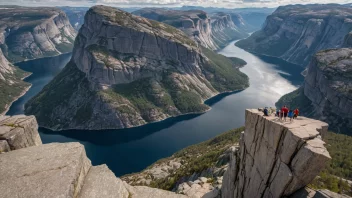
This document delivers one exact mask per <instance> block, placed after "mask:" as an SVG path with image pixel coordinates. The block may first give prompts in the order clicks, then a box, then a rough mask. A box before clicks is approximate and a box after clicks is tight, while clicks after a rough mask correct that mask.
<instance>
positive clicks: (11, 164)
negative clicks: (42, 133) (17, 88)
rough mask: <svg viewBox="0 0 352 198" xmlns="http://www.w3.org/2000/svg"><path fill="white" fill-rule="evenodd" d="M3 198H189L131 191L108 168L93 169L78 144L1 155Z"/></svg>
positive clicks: (151, 190)
mask: <svg viewBox="0 0 352 198" xmlns="http://www.w3.org/2000/svg"><path fill="white" fill-rule="evenodd" d="M0 163H1V167H0V190H1V197H65V198H66V197H67V198H73V197H80V198H108V197H119V198H140V197H146V198H148V197H149V198H186V196H184V195H178V194H175V193H172V192H168V191H164V190H159V189H155V188H149V187H143V186H140V187H139V186H136V187H132V186H130V185H128V184H126V183H124V182H122V181H121V180H120V179H119V178H116V177H115V175H114V174H113V173H112V172H111V171H110V170H109V169H108V167H107V166H106V165H101V166H95V167H92V165H91V162H90V160H89V159H88V158H87V156H86V153H85V149H84V146H83V145H81V144H79V143H66V144H59V143H52V144H45V145H40V146H33V147H28V148H25V149H20V150H16V151H10V152H8V153H3V154H0Z"/></svg>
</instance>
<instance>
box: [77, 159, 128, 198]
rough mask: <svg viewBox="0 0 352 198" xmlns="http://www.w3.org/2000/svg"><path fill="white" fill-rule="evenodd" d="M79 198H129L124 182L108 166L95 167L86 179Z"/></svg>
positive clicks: (90, 170)
mask: <svg viewBox="0 0 352 198" xmlns="http://www.w3.org/2000/svg"><path fill="white" fill-rule="evenodd" d="M78 197H79V198H88V197H89V198H109V197H111V198H128V197H129V192H128V191H127V189H126V188H125V186H124V184H123V181H121V180H120V179H119V178H116V177H115V175H114V173H113V172H112V171H111V170H110V169H109V168H108V167H107V166H106V165H101V166H94V167H91V168H90V169H89V172H88V174H87V176H86V177H85V180H84V183H83V187H82V190H81V192H80V194H79V196H78Z"/></svg>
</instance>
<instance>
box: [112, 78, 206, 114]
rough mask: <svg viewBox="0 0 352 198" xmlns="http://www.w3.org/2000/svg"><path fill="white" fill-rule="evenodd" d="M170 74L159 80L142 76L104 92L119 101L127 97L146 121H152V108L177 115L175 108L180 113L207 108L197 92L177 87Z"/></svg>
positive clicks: (126, 109)
mask: <svg viewBox="0 0 352 198" xmlns="http://www.w3.org/2000/svg"><path fill="white" fill-rule="evenodd" d="M171 75H172V73H170V74H169V75H165V76H164V78H163V80H162V81H161V82H159V81H156V80H154V79H152V78H144V79H140V80H136V81H133V82H131V83H127V84H118V85H115V86H113V87H112V89H110V91H109V92H106V93H108V94H109V95H110V97H112V98H115V100H117V101H121V99H122V98H126V99H128V100H129V102H131V104H132V105H133V106H134V108H135V109H137V110H138V111H139V112H140V113H141V115H142V117H143V119H145V120H146V121H153V120H152V119H153V118H151V117H150V112H153V111H154V110H158V111H161V112H164V113H166V114H169V115H177V114H179V113H178V112H177V111H175V110H174V109H176V108H177V109H178V110H179V111H180V112H181V113H191V112H203V111H205V110H206V109H208V107H207V106H206V105H204V104H203V103H202V98H201V97H200V96H199V94H197V93H195V92H192V91H186V90H183V89H181V88H179V86H177V85H176V84H175V81H174V79H173V77H172V76H171ZM119 110H121V109H119ZM122 110H123V111H125V112H126V113H132V111H134V110H133V109H131V108H129V107H126V108H124V109H122Z"/></svg>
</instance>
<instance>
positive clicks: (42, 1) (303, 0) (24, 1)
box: [0, 0, 351, 7]
mask: <svg viewBox="0 0 352 198" xmlns="http://www.w3.org/2000/svg"><path fill="white" fill-rule="evenodd" d="M308 3H351V0H0V5H26V6H92V5H98V4H105V5H112V6H121V7H131V6H133V7H145V6H183V5H192V6H204V7H209V6H211V7H263V6H268V7H276V6H280V5H287V4H308Z"/></svg>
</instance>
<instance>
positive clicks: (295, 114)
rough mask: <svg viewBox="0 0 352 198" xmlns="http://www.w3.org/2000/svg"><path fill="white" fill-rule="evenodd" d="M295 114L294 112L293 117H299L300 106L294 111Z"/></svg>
mask: <svg viewBox="0 0 352 198" xmlns="http://www.w3.org/2000/svg"><path fill="white" fill-rule="evenodd" d="M293 114H294V116H293V119H296V118H297V117H298V115H299V110H298V108H296V109H295V110H294V111H293Z"/></svg>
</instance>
